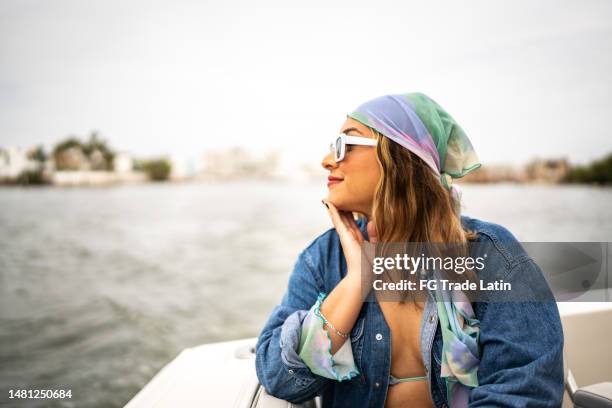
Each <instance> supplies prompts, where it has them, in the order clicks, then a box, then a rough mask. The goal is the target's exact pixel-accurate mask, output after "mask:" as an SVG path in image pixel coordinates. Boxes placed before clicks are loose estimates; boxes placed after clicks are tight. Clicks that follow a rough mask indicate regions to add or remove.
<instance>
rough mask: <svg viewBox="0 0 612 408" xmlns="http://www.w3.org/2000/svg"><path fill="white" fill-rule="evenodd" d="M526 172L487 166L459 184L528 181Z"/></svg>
mask: <svg viewBox="0 0 612 408" xmlns="http://www.w3.org/2000/svg"><path fill="white" fill-rule="evenodd" d="M526 178H527V177H526V175H525V171H524V170H522V169H518V168H516V167H514V166H510V165H502V164H485V165H483V166H482V167H480V168H479V169H477V170H474V171H472V172H471V173H468V174H467V175H465V176H464V177H462V178H460V179H458V180H457V181H458V182H459V183H461V182H465V183H497V182H517V183H521V182H524V181H526Z"/></svg>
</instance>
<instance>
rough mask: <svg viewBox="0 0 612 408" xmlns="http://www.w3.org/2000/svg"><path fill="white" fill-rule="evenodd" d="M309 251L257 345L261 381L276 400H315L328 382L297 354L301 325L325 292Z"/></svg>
mask: <svg viewBox="0 0 612 408" xmlns="http://www.w3.org/2000/svg"><path fill="white" fill-rule="evenodd" d="M313 270H314V268H313V265H312V261H311V260H310V259H309V257H308V253H307V252H302V253H301V254H300V256H299V257H298V260H297V262H296V263H295V266H294V269H293V272H292V274H291V277H290V278H289V285H288V289H287V293H286V294H285V295H284V296H283V299H282V301H281V304H280V305H278V306H276V307H275V308H274V309H273V311H272V314H271V316H270V318H269V319H268V322H267V323H266V324H265V326H264V328H263V329H262V331H261V333H260V335H259V338H258V340H257V345H256V355H255V367H256V370H257V377H258V379H259V382H260V383H261V384H262V385H263V386H264V388H265V389H266V391H267V392H268V393H269V394H270V395H272V396H275V397H277V398H280V399H284V400H287V401H289V402H292V403H301V402H304V401H307V400H309V399H311V398H314V397H315V396H316V395H317V393H318V392H319V390H321V388H323V387H324V386H325V385H326V384H328V383H329V382H330V380H329V379H327V378H323V377H321V376H318V375H315V374H313V373H312V372H311V371H310V369H309V368H308V366H307V365H306V364H305V363H304V361H303V360H302V359H301V358H300V356H299V354H298V350H299V346H300V334H301V330H302V323H303V321H304V318H305V317H306V315H307V314H308V311H309V310H310V308H311V307H312V305H314V304H315V303H316V301H317V297H318V294H319V292H321V291H323V290H324V288H323V287H322V282H321V279H320V278H318V277H317V276H316V275H315V274H314V272H313Z"/></svg>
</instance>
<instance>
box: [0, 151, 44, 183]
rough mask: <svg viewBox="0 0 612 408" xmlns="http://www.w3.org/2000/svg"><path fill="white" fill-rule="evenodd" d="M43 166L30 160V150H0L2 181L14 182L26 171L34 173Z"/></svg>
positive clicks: (0, 174)
mask: <svg viewBox="0 0 612 408" xmlns="http://www.w3.org/2000/svg"><path fill="white" fill-rule="evenodd" d="M40 165H41V164H40V163H39V162H37V161H35V160H32V159H31V158H30V149H24V148H21V147H9V148H6V149H2V148H0V179H5V180H14V179H16V178H17V177H19V175H20V174H21V173H23V172H24V171H34V170H37V169H38V168H39V166H40Z"/></svg>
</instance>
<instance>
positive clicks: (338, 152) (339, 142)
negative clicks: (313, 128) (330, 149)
mask: <svg viewBox="0 0 612 408" xmlns="http://www.w3.org/2000/svg"><path fill="white" fill-rule="evenodd" d="M335 150H336V155H335V156H336V157H335V158H336V161H339V160H340V155H341V154H342V138H341V137H339V138H337V139H336V149H335Z"/></svg>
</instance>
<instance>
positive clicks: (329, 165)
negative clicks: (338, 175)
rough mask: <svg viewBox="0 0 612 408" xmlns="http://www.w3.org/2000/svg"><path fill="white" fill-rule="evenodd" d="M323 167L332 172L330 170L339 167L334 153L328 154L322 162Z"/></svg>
mask: <svg viewBox="0 0 612 408" xmlns="http://www.w3.org/2000/svg"><path fill="white" fill-rule="evenodd" d="M321 166H323V168H324V169H325V170H330V169H334V168H336V167H338V163H337V162H336V160H335V159H334V154H333V152H329V153H327V154H326V155H325V157H323V161H322V162H321Z"/></svg>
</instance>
